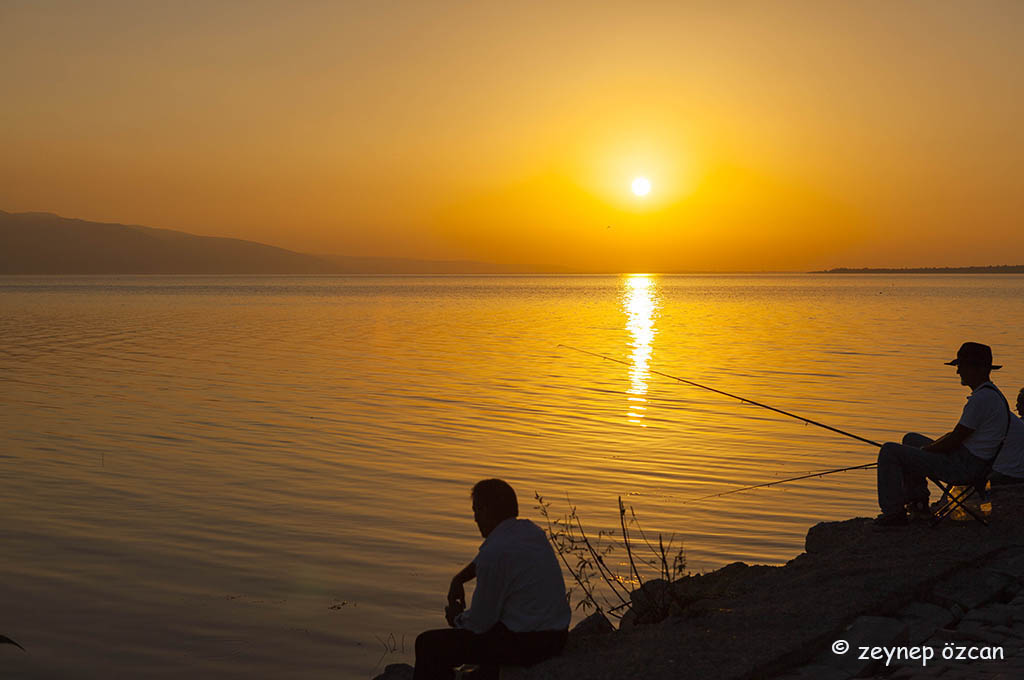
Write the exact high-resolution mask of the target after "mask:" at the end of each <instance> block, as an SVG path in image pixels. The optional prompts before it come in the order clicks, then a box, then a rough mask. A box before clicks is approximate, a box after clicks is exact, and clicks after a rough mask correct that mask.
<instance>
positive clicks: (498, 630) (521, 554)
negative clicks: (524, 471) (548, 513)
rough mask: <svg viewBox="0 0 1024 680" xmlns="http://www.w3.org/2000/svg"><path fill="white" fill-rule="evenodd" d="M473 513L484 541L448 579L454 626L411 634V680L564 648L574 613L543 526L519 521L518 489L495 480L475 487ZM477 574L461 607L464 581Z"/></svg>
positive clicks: (488, 675)
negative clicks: (413, 640) (470, 594)
mask: <svg viewBox="0 0 1024 680" xmlns="http://www.w3.org/2000/svg"><path fill="white" fill-rule="evenodd" d="M472 499H473V519H474V520H476V525H477V527H479V529H480V535H481V536H483V537H484V542H483V543H482V544H481V545H480V550H479V552H478V553H477V555H476V557H475V558H474V559H473V561H472V562H470V563H469V564H468V565H467V566H466V567H465V568H464V569H463V570H462V571H460V572H459V573H458V574H456V575H455V577H454V578H453V579H452V582H451V587H450V588H449V590H448V605H447V606H446V607H445V618H446V619H447V620H448V625H449V626H451V628H447V629H440V630H428V631H426V632H424V633H421V634H420V635H419V636H418V637H417V638H416V670H415V673H414V675H413V677H414V679H415V680H442V679H443V680H450V679H451V678H453V677H454V667H455V666H460V665H462V664H477V665H479V666H480V668H479V670H478V671H477V673H476V674H475V675H474V677H475V678H477V679H478V680H493V679H495V678H497V677H498V670H499V668H500V666H502V665H512V666H529V665H532V664H535V663H537V662H539V661H543V660H544V659H547V658H550V657H552V656H555V655H556V654H558V653H559V652H561V651H562V647H563V646H565V641H566V637H567V635H568V628H569V620H570V618H571V617H572V612H571V610H570V609H569V603H568V602H567V600H566V597H565V582H564V581H563V580H562V570H561V568H560V567H559V564H558V558H557V557H556V556H555V552H554V550H552V549H551V544H550V543H549V542H548V538H547V535H546V534H545V533H544V530H543V529H541V528H540V527H538V526H537V525H536V524H534V523H533V522H531V521H530V520H528V519H517V516H518V515H519V502H518V500H517V499H516V492H515V491H514V490H513V489H512V487H511V486H509V485H508V484H507V483H506V482H504V481H502V480H500V479H485V480H483V481H481V482H477V484H476V485H475V486H474V487H473V492H472ZM474 578H475V579H476V588H475V589H474V591H473V601H472V604H471V605H470V607H469V609H466V591H465V589H464V585H463V584H465V583H466V582H468V581H470V580H472V579H474Z"/></svg>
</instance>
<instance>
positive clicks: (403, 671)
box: [373, 663, 413, 680]
mask: <svg viewBox="0 0 1024 680" xmlns="http://www.w3.org/2000/svg"><path fill="white" fill-rule="evenodd" d="M412 673H413V667H412V666H410V665H409V664H407V663H392V664H388V665H387V666H385V667H384V672H383V673H381V674H380V675H378V676H377V677H375V678H374V679H373V680H412Z"/></svg>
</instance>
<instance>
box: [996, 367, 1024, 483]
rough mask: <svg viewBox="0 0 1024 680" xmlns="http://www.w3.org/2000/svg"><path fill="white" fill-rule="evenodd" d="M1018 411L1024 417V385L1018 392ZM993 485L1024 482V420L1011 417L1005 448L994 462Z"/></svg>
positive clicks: (1004, 443)
mask: <svg viewBox="0 0 1024 680" xmlns="http://www.w3.org/2000/svg"><path fill="white" fill-rule="evenodd" d="M1017 413H1018V414H1019V415H1020V416H1021V418H1024V387H1022V388H1021V390H1020V392H1018V393H1017ZM989 479H991V480H992V486H999V485H1003V484H1024V420H1021V419H1020V418H1017V417H1011V418H1010V430H1009V432H1007V434H1006V440H1005V441H1004V442H1003V448H1002V450H1001V451H1000V452H999V455H998V456H997V457H996V461H995V462H994V463H993V464H992V475H991V476H990V477H989Z"/></svg>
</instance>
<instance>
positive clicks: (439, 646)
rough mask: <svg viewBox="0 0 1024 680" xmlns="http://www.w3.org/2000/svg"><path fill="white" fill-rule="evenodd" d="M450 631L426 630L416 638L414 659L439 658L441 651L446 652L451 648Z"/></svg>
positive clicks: (445, 629) (442, 629)
mask: <svg viewBox="0 0 1024 680" xmlns="http://www.w3.org/2000/svg"><path fill="white" fill-rule="evenodd" d="M451 630H452V629H450V628H440V629H437V630H427V631H424V632H422V633H420V634H419V635H417V636H416V657H417V658H425V657H428V656H430V657H436V656H440V655H441V653H442V650H445V651H446V650H447V648H448V647H450V646H451V640H450V639H449V638H450V637H451Z"/></svg>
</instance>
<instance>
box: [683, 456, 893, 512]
mask: <svg viewBox="0 0 1024 680" xmlns="http://www.w3.org/2000/svg"><path fill="white" fill-rule="evenodd" d="M877 465H878V463H864V464H863V465H852V466H850V467H844V468H837V469H835V470H826V471H825V472H814V473H812V474H809V475H800V476H799V477H789V478H788V479H777V480H775V481H774V482H764V483H763V484H753V485H751V486H744V487H741V488H739V489H729V490H728V491H722V492H721V493H713V494H709V495H707V496H701V497H700V498H691V499H690V500H688V501H683V505H686V504H687V503H696V502H697V501H706V500H708V499H711V498H720V497H721V496H728V495H729V494H733V493H739V492H740V491H750V490H751V489H763V488H765V487H766V486H775V485H776V484H785V483H786V482H798V481H800V480H801V479H812V478H814V477H824V476H825V475H834V474H835V473H837V472H849V471H850V470H867V469H868V468H873V467H876V466H877Z"/></svg>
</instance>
